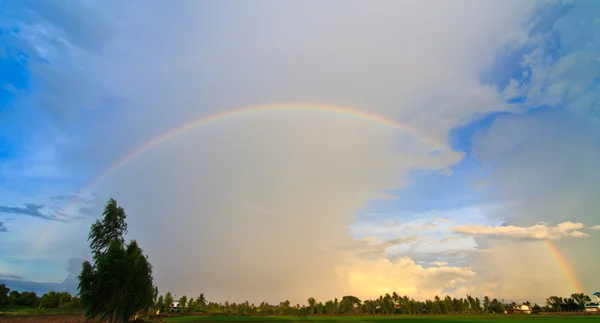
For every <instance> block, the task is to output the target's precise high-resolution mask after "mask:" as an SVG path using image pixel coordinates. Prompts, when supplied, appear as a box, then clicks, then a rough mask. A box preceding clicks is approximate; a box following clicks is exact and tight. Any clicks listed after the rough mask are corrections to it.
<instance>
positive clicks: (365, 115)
mask: <svg viewBox="0 0 600 323" xmlns="http://www.w3.org/2000/svg"><path fill="white" fill-rule="evenodd" d="M277 111H312V112H321V113H329V114H332V115H339V116H345V117H351V118H358V119H363V120H367V121H370V122H375V123H377V124H381V125H384V126H387V127H390V128H392V129H396V130H398V131H400V132H402V133H407V134H410V135H413V136H415V137H417V138H419V139H420V140H422V141H423V142H425V143H427V144H428V145H430V146H431V148H432V151H436V150H437V151H441V150H443V149H444V148H445V147H446V144H445V143H444V142H443V141H440V140H437V139H435V138H433V137H431V136H428V135H426V134H424V133H422V132H420V131H418V129H417V128H415V127H413V126H411V125H407V124H402V123H399V122H397V121H395V120H393V119H388V118H385V117H382V116H380V115H377V114H373V113H369V112H365V111H362V110H358V109H355V108H348V107H342V106H335V105H325V104H311V103H307V104H301V103H283V104H270V105H259V106H249V107H244V108H239V109H234V110H229V111H225V112H222V113H218V114H214V115H210V116H204V117H201V118H199V119H196V120H193V121H190V122H188V123H184V124H182V125H180V126H178V127H176V128H174V129H171V130H169V131H167V132H165V133H163V134H161V135H158V136H156V137H154V138H152V139H151V140H150V141H148V142H146V143H145V144H143V145H142V146H140V147H138V148H136V149H134V150H133V151H131V152H130V153H129V154H127V155H126V156H124V157H123V158H121V159H119V160H118V161H117V162H116V163H114V164H112V165H111V166H110V167H108V168H107V169H106V170H104V171H103V172H102V173H101V174H100V175H99V176H98V177H96V178H95V179H94V180H93V181H92V182H91V183H89V184H88V185H87V186H85V187H84V188H83V189H82V190H81V191H80V193H79V194H77V195H76V196H75V198H73V199H72V200H71V201H70V202H69V203H68V204H67V206H66V207H65V208H63V210H62V211H61V212H60V214H59V218H64V217H66V214H68V212H70V211H72V210H73V209H74V208H75V206H77V205H78V204H79V203H80V202H81V200H82V198H83V196H84V195H85V194H87V193H89V192H90V191H91V190H92V189H93V188H94V187H96V186H97V185H98V184H100V183H101V182H102V181H104V180H105V179H107V178H108V177H110V176H111V175H113V174H114V173H116V172H117V171H118V170H119V169H120V168H121V167H123V166H125V165H126V164H128V163H130V162H131V161H132V160H134V159H136V158H137V157H139V156H141V155H143V154H144V153H145V152H147V151H149V150H151V149H152V148H154V147H156V146H159V145H160V144H162V143H165V142H167V141H168V140H170V139H172V138H174V137H176V136H178V135H181V134H183V133H185V132H187V131H190V130H193V129H195V128H198V127H201V126H205V125H207V124H210V123H213V122H217V121H222V120H226V119H229V118H234V117H240V116H245V115H252V114H259V113H264V112H277ZM54 225H55V224H53V225H50V226H48V229H47V230H46V231H44V232H42V234H40V236H39V237H38V240H37V242H36V243H35V244H34V250H33V252H32V253H33V254H34V255H35V254H37V253H38V252H39V250H40V248H41V247H42V246H43V245H44V244H45V243H46V241H47V239H48V237H49V236H50V234H51V233H52V231H53V229H54Z"/></svg>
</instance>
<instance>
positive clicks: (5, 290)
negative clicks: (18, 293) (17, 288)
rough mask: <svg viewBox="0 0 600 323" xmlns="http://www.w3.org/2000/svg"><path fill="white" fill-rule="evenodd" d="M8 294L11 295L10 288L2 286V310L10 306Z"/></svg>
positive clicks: (0, 301)
mask: <svg viewBox="0 0 600 323" xmlns="http://www.w3.org/2000/svg"><path fill="white" fill-rule="evenodd" d="M8 293H10V288H8V287H6V285H4V284H2V285H0V308H4V307H6V305H8Z"/></svg>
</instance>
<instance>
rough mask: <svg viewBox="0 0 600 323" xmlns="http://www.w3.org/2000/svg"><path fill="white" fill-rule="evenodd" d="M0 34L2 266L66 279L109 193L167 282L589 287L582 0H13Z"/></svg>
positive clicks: (588, 36)
mask: <svg viewBox="0 0 600 323" xmlns="http://www.w3.org/2000/svg"><path fill="white" fill-rule="evenodd" d="M0 45H1V46H0V77H1V80H0V81H1V83H2V84H0V85H2V87H1V88H0V280H6V281H7V282H8V285H9V287H11V284H12V286H13V288H15V287H14V286H17V287H18V286H23V284H25V283H30V282H40V283H48V284H58V283H60V284H63V286H66V285H68V286H70V288H73V286H75V285H76V282H75V283H74V277H75V276H76V274H77V269H76V268H77V267H78V262H80V261H81V260H82V259H89V258H90V255H89V248H88V242H87V240H86V239H87V234H88V230H89V227H90V225H91V223H92V222H93V221H95V220H96V219H98V218H99V217H100V216H101V214H102V209H103V207H104V204H105V203H106V201H107V200H108V198H110V197H113V198H115V199H116V200H117V201H118V203H119V204H120V205H121V206H123V207H124V208H125V211H126V213H127V221H128V224H129V233H128V236H127V238H128V239H136V240H137V241H138V242H139V244H140V245H141V247H142V248H143V250H144V252H145V253H146V254H147V255H148V256H149V259H150V261H151V263H152V264H153V266H154V280H155V283H156V284H157V286H158V288H159V290H160V291H161V293H166V292H167V291H171V292H173V293H175V294H176V295H179V296H182V295H184V294H185V295H188V296H197V294H200V293H204V294H205V295H206V297H207V298H208V300H209V301H225V300H229V301H230V302H231V301H237V302H240V301H245V300H248V301H251V302H261V301H268V302H279V301H283V300H285V299H289V300H290V301H292V302H293V303H296V302H298V303H305V302H306V299H307V298H308V297H315V298H317V300H323V301H325V300H328V299H332V298H334V297H338V298H339V297H341V296H343V295H356V296H358V297H359V298H362V299H366V298H375V297H378V296H379V295H381V294H383V293H388V292H389V293H391V292H393V291H396V292H397V293H399V294H401V295H403V294H406V295H409V296H411V297H414V298H416V299H425V298H433V297H434V296H435V295H446V294H450V295H455V296H458V297H461V296H464V295H465V294H467V293H468V294H470V295H475V296H479V297H483V296H484V295H488V296H491V297H498V298H502V299H505V300H517V301H519V300H530V301H532V302H539V303H543V301H544V299H545V298H546V297H548V296H550V295H560V296H568V295H570V294H571V293H573V292H580V291H581V292H586V293H588V294H591V293H593V292H595V291H597V290H598V289H600V286H598V285H597V284H598V281H597V267H596V266H597V265H598V262H597V260H596V259H595V258H593V257H590V254H589V252H590V250H592V248H594V247H595V246H597V245H598V243H599V242H600V230H599V229H600V226H599V225H600V219H598V210H599V209H600V202H599V200H598V198H597V192H598V191H599V189H600V187H599V186H600V170H598V165H600V91H599V87H600V56H599V54H598V53H600V3H599V2H597V1H591V0H590V1H581V0H579V1H577V0H575V1H549V0H548V1H533V0H531V1H530V0H526V1H524V0H518V1H517V0H509V1H467V0H464V1H463V0H455V1H452V2H449V1H441V0H440V1H437V0H427V1H416V0H407V1H393V0H382V1H377V2H376V3H374V2H366V1H357V0H356V1H355V0H351V1H341V0H333V1H327V2H322V1H316V0H309V1H302V2H281V1H275V0H257V1H251V2H241V1H238V2H235V4H232V3H228V2H225V1H223V2H222V1H218V2H217V1H211V2H209V1H192V0H182V1H177V2H168V3H167V2H166V1H152V0H151V1H143V2H142V1H129V2H120V1H108V2H102V3H100V2H99V1H91V0H74V1H69V2H68V3H67V2H61V1H55V2H39V1H24V0H19V1H16V0H15V1H11V0H9V1H5V4H4V5H3V8H2V9H0ZM267 105H269V106H272V107H282V108H280V109H277V108H273V109H271V110H268V111H254V112H252V113H246V114H239V113H238V114H235V113H233V114H231V116H230V117H227V118H220V119H217V120H216V121H213V122H208V123H204V124H201V125H199V126H196V127H190V129H189V130H187V131H181V133H179V134H177V135H174V136H166V137H163V138H162V139H164V140H162V141H154V142H155V143H156V144H152V145H149V144H148V143H152V142H153V141H152V140H153V139H154V138H157V137H160V136H164V134H166V133H169V131H173V129H181V126H182V125H183V124H186V123H189V122H194V120H200V119H202V118H209V117H211V116H214V115H218V114H220V113H225V112H228V111H233V110H236V109H241V108H248V107H262V106H267ZM290 106H294V107H295V109H291V110H290V109H285V107H290ZM331 107H338V110H336V111H338V112H335V111H332V109H333V108H331ZM319 109H320V110H319ZM328 109H329V110H328ZM340 109H354V110H353V111H360V112H361V113H363V115H364V114H365V113H368V114H370V115H376V116H378V118H379V119H377V118H375V119H377V120H380V121H377V120H373V118H370V119H369V118H366V117H360V116H359V117H357V113H354V115H351V114H350V113H340V112H339V111H340ZM344 111H348V110H344ZM381 120H387V121H385V122H382V121H381ZM389 123H395V124H397V125H398V126H396V127H390V126H389ZM411 129H412V130H411ZM144 145H146V146H144ZM140 147H146V148H148V149H144V150H143V151H141V150H140ZM132 152H133V153H134V155H131V153H132ZM126 156H132V158H129V159H126V162H122V163H121V161H122V160H123V158H126ZM115 165H117V166H115ZM553 248H555V249H556V250H558V254H556V253H554V252H553V251H552V250H553ZM557 255H558V256H557ZM19 284H21V285H19ZM65 284H66V285H65ZM48 286H50V285H48ZM52 286H56V285H52Z"/></svg>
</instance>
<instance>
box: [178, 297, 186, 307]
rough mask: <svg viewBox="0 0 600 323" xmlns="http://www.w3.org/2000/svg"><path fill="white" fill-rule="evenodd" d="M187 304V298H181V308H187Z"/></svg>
mask: <svg viewBox="0 0 600 323" xmlns="http://www.w3.org/2000/svg"><path fill="white" fill-rule="evenodd" d="M186 304H187V296H185V295H183V296H181V297H180V298H179V306H181V307H185V305H186Z"/></svg>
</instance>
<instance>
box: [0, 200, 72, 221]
mask: <svg viewBox="0 0 600 323" xmlns="http://www.w3.org/2000/svg"><path fill="white" fill-rule="evenodd" d="M45 207H46V205H44V204H33V203H25V204H23V206H22V207H21V206H6V205H0V213H7V214H20V215H27V216H31V217H34V218H40V219H44V220H50V221H61V222H66V221H65V220H64V219H61V218H58V217H57V216H56V215H47V214H43V213H42V212H40V210H42V209H43V208H45Z"/></svg>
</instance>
